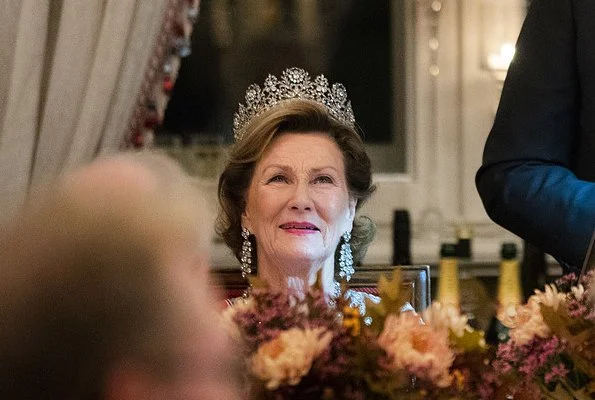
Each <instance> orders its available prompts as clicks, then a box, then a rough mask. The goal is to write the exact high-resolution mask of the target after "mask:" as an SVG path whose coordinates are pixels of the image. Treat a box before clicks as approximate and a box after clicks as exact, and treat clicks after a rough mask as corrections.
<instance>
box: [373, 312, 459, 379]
mask: <svg viewBox="0 0 595 400" xmlns="http://www.w3.org/2000/svg"><path fill="white" fill-rule="evenodd" d="M378 344H379V345H380V346H381V347H382V348H383V349H384V350H385V351H386V352H387V353H388V354H389V355H390V356H391V366H392V368H393V369H395V370H406V371H408V372H410V373H413V374H415V375H416V376H417V377H419V378H422V379H427V380H429V381H431V382H433V383H434V384H436V385H437V386H439V387H447V386H448V385H450V383H451V382H452V376H451V375H450V373H449V369H450V367H451V365H452V362H453V360H454V353H453V352H452V350H451V349H450V347H449V342H448V330H447V329H435V328H434V327H432V326H430V325H426V324H423V322H421V321H420V319H419V317H417V316H416V315H415V314H413V313H402V314H400V315H399V316H398V317H397V316H395V315H394V314H391V315H389V316H388V317H387V318H386V321H385V322H384V329H383V330H382V333H381V334H380V336H378Z"/></svg>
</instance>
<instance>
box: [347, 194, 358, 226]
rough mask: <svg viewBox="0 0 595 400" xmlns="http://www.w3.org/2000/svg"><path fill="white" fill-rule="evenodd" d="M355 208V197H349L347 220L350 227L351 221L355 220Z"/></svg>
mask: <svg viewBox="0 0 595 400" xmlns="http://www.w3.org/2000/svg"><path fill="white" fill-rule="evenodd" d="M356 206H357V199H356V198H355V197H352V196H349V220H350V221H351V225H353V220H354V219H355V207H356Z"/></svg>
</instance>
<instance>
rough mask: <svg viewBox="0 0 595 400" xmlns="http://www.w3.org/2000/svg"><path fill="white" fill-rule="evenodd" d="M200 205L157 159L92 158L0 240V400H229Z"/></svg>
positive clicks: (169, 165)
mask: <svg viewBox="0 0 595 400" xmlns="http://www.w3.org/2000/svg"><path fill="white" fill-rule="evenodd" d="M205 220H208V215H206V209H205V204H204V203H201V199H200V193H197V192H196V191H195V189H194V188H193V187H192V185H191V183H190V182H189V181H188V180H187V179H186V176H185V175H184V174H183V172H182V171H181V169H180V168H179V167H178V166H177V165H176V164H175V163H173V162H172V161H170V160H169V159H167V158H166V157H164V156H158V155H154V154H148V155H147V154H145V155H142V154H136V155H133V154H127V155H119V156H114V157H112V158H107V159H102V160H98V161H96V162H94V163H92V164H90V165H89V166H86V167H84V168H82V169H80V170H78V171H75V172H73V173H70V174H68V175H65V176H64V177H62V179H60V180H59V182H58V183H57V184H56V185H55V186H52V187H51V188H49V189H48V190H46V191H44V193H43V196H42V195H38V196H33V198H32V199H31V201H30V203H29V205H28V206H27V207H25V209H24V210H23V212H22V214H21V215H20V216H18V217H17V218H16V219H15V220H14V221H12V223H11V224H9V226H7V227H5V228H3V229H2V232H0V234H1V237H0V264H1V265H0V315H1V318H2V323H1V324H0V360H1V362H0V398H3V399H21V400H27V399H120V400H122V399H213V400H215V399H237V398H239V397H238V391H237V390H238V387H237V381H236V380H235V376H234V371H233V365H234V360H233V359H231V358H230V355H231V354H233V353H232V349H231V348H229V344H228V342H227V341H226V340H227V339H226V338H225V336H224V335H221V334H220V330H219V329H218V327H217V323H216V321H217V318H218V317H217V315H216V311H217V305H216V303H215V300H214V298H213V294H212V293H211V292H210V289H209V286H208V279H209V277H208V246H209V241H210V240H209V239H210V235H209V234H207V233H206V232H208V230H204V229H203V228H200V227H201V226H203V224H204V221H205Z"/></svg>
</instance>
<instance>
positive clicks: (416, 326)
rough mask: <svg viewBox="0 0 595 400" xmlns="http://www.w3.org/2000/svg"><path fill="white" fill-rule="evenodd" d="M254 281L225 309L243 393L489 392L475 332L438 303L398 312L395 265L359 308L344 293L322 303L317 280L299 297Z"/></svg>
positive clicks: (401, 300) (414, 395)
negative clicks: (237, 345) (236, 345)
mask: <svg viewBox="0 0 595 400" xmlns="http://www.w3.org/2000/svg"><path fill="white" fill-rule="evenodd" d="M253 285H254V286H255V288H254V289H253V292H252V295H251V296H250V297H249V298H246V299H241V300H238V301H236V303H235V305H234V306H233V307H230V308H228V309H227V310H226V311H225V312H224V321H225V323H226V326H227V329H228V331H229V333H230V334H231V335H232V337H234V338H235V339H237V340H238V341H240V342H241V343H242V344H243V347H242V348H243V349H244V352H245V354H244V355H243V356H244V359H245V360H246V363H247V368H246V382H247V391H248V393H247V396H248V397H249V398H253V399H328V400H330V399H418V398H419V399H421V398H425V399H427V398H432V399H441V398H444V399H466V398H469V399H471V398H472V399H477V398H488V397H489V396H490V395H491V394H492V393H493V391H492V389H493V387H492V386H490V385H485V384H484V383H485V379H484V378H483V377H484V375H486V374H490V373H491V371H492V370H491V366H490V363H489V360H488V352H487V347H486V346H485V341H484V338H483V332H480V331H475V330H473V329H471V328H470V327H469V325H468V324H467V319H466V317H464V316H462V315H461V314H460V313H459V312H458V310H454V309H451V308H447V307H442V306H441V305H440V304H439V303H434V304H432V306H431V307H429V308H428V309H427V310H426V311H424V312H423V313H422V314H421V315H418V314H416V313H415V312H413V311H404V312H401V308H402V306H403V304H405V302H406V298H405V293H402V291H401V276H400V271H399V270H395V273H394V276H393V277H392V278H391V279H386V278H385V277H381V279H380V281H379V283H378V291H379V295H380V299H381V300H380V303H379V304H375V303H373V302H371V301H369V302H367V304H366V307H367V312H366V317H365V318H364V316H362V315H360V314H359V311H358V309H355V308H351V307H350V306H349V305H348V304H347V303H346V302H345V301H344V300H342V299H343V298H344V296H339V297H338V298H337V300H336V301H334V303H335V304H329V302H328V301H327V299H326V298H325V296H324V294H323V292H322V290H320V288H319V287H318V286H317V285H316V286H315V287H313V288H312V289H311V290H310V292H309V293H307V294H306V295H305V296H304V298H295V297H291V296H286V295H283V294H281V293H275V292H271V291H269V290H267V289H266V288H263V287H262V286H261V285H259V283H258V282H253ZM342 290H343V292H344V291H345V290H346V289H345V286H344V285H343V289H342ZM370 318H371V322H370ZM493 382H494V381H493V380H492V381H489V383H493Z"/></svg>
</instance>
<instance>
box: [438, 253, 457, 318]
mask: <svg viewBox="0 0 595 400" xmlns="http://www.w3.org/2000/svg"><path fill="white" fill-rule="evenodd" d="M437 300H438V301H439V302H440V303H441V304H443V305H450V306H454V307H457V308H459V307H460V291H459V265H458V260H457V259H456V258H443V259H441V260H440V277H439V278H438V296H437Z"/></svg>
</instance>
